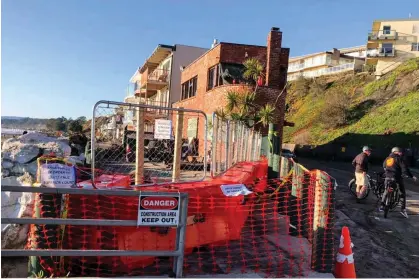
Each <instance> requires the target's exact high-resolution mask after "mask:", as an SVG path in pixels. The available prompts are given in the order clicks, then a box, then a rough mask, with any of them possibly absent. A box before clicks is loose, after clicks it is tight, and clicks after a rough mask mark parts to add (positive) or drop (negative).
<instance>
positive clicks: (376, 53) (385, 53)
mask: <svg viewBox="0 0 419 279" xmlns="http://www.w3.org/2000/svg"><path fill="white" fill-rule="evenodd" d="M394 56H396V50H395V49H394V48H392V47H391V48H389V47H387V48H386V47H381V48H375V49H368V51H367V57H394Z"/></svg>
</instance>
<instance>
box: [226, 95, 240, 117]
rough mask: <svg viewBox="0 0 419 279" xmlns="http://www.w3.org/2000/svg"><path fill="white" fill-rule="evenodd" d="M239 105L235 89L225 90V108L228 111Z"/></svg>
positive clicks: (238, 97)
mask: <svg viewBox="0 0 419 279" xmlns="http://www.w3.org/2000/svg"><path fill="white" fill-rule="evenodd" d="M239 106H240V95H239V93H238V92H236V91H228V92H227V106H226V110H227V111H228V112H232V111H234V110H235V109H236V108H238V107H239Z"/></svg>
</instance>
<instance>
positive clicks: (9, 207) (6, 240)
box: [1, 173, 35, 249]
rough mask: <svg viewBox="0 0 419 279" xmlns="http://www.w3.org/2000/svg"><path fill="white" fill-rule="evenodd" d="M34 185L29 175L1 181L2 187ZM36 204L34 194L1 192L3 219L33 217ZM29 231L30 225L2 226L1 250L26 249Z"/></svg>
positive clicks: (11, 177)
mask: <svg viewBox="0 0 419 279" xmlns="http://www.w3.org/2000/svg"><path fill="white" fill-rule="evenodd" d="M32 183H33V179H32V177H31V176H30V175H29V174H28V173H25V174H24V175H22V176H20V177H17V176H10V177H6V178H2V179H1V185H7V186H31V185H32ZM34 203H35V194H34V193H22V192H1V209H2V210H1V217H2V218H20V217H32V214H33V207H34ZM28 229H29V225H16V224H1V231H2V233H1V248H2V249H11V248H15V249H20V248H24V247H25V245H26V241H27V234H28Z"/></svg>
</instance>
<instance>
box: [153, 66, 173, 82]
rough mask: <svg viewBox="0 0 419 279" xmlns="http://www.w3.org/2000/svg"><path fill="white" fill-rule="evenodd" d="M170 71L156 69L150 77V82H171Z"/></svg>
mask: <svg viewBox="0 0 419 279" xmlns="http://www.w3.org/2000/svg"><path fill="white" fill-rule="evenodd" d="M169 74H170V71H169V70H166V69H155V70H154V71H153V72H151V73H150V74H149V75H148V80H149V81H157V82H163V83H166V82H169V76H170V75H169Z"/></svg>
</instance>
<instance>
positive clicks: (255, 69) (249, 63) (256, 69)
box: [243, 58, 263, 82]
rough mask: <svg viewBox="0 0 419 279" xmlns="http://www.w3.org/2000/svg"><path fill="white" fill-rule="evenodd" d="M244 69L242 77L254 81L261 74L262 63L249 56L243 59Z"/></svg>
mask: <svg viewBox="0 0 419 279" xmlns="http://www.w3.org/2000/svg"><path fill="white" fill-rule="evenodd" d="M243 64H244V67H245V71H244V73H243V77H244V78H246V79H251V80H253V81H254V82H256V81H257V80H258V78H259V77H260V76H262V75H263V65H262V64H261V63H260V62H259V60H257V59H256V58H249V59H247V60H246V61H244V63H243Z"/></svg>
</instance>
